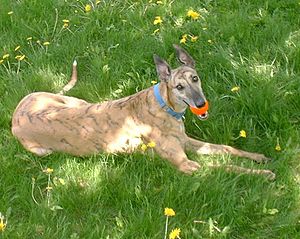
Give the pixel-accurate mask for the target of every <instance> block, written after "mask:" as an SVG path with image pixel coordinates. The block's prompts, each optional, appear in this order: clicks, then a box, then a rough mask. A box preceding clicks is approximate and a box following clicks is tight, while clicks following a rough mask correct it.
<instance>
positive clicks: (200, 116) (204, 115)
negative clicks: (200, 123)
mask: <svg viewBox="0 0 300 239" xmlns="http://www.w3.org/2000/svg"><path fill="white" fill-rule="evenodd" d="M197 117H198V119H200V120H207V118H208V112H207V111H206V112H205V113H204V114H202V115H197Z"/></svg>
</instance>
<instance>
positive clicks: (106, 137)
mask: <svg viewBox="0 0 300 239" xmlns="http://www.w3.org/2000/svg"><path fill="white" fill-rule="evenodd" d="M174 47H175V49H176V53H177V58H178V60H179V62H180V63H181V64H182V65H181V66H180V67H178V68H176V69H171V68H170V66H169V65H168V64H167V63H166V62H165V61H164V60H162V59H161V58H159V57H158V56H156V55H155V56H154V61H155V64H156V69H157V73H158V75H159V78H160V81H161V82H160V84H158V85H156V86H153V87H150V88H148V89H146V90H143V91H140V92H138V93H136V94H134V95H131V96H128V97H125V98H122V99H118V100H113V101H106V102H102V103H96V104H92V103H88V102H86V101H84V100H81V99H77V98H74V97H68V96H63V95H62V94H63V93H64V92H66V91H68V90H69V89H70V88H72V87H73V86H74V85H75V83H76V80H77V70H76V62H75V64H73V72H72V78H71V81H70V82H69V83H68V84H67V85H66V86H65V87H64V90H63V91H62V92H60V94H51V93H46V92H36V93H32V94H29V95H27V96H26V97H25V98H24V99H22V100H21V102H20V103H19V105H18V106H17V108H16V110H15V112H14V114H13V119H12V133H13V135H15V137H17V138H18V140H19V141H20V142H21V143H22V145H23V146H24V147H25V148H26V149H27V150H29V151H30V152H32V153H34V154H37V155H39V156H43V155H47V154H50V153H51V152H54V151H60V152H66V153H69V154H72V155H80V156H82V155H90V154H95V153H98V152H101V151H102V152H103V151H104V152H108V153H117V152H126V153H131V152H133V151H134V150H137V149H139V148H140V145H141V144H142V143H147V142H150V141H154V142H155V144H156V146H155V147H154V149H155V151H156V153H158V154H159V155H160V156H161V157H162V158H165V159H167V160H168V161H169V162H171V163H172V164H173V165H174V166H175V167H177V168H178V169H179V170H180V171H182V172H184V173H188V174H191V173H192V172H194V171H196V170H197V169H199V168H200V165H199V164H198V163H197V162H195V161H191V160H189V159H188V157H187V155H186V153H185V151H186V150H192V151H194V152H196V153H197V154H232V155H236V156H239V157H245V158H249V159H252V160H254V161H256V162H259V163H260V162H263V161H267V160H269V159H268V158H266V157H265V156H264V155H262V154H258V153H250V152H245V151H242V150H238V149H235V148H233V147H230V146H227V145H218V144H211V143H206V142H202V141H198V140H195V139H192V138H190V137H188V136H187V135H186V133H185V130H184V124H183V121H182V117H181V116H182V114H183V113H184V111H185V110H186V109H187V108H188V106H193V107H202V106H203V105H204V103H205V101H206V98H205V96H204V94H203V91H202V88H201V83H200V79H199V76H198V74H197V72H196V70H195V61H194V60H193V59H192V57H191V56H190V55H189V54H188V53H187V52H186V51H185V50H183V49H182V48H180V47H179V46H177V45H174ZM200 118H202V119H205V118H207V113H205V114H203V115H202V116H200ZM212 167H219V166H212ZM224 168H225V169H226V170H228V171H236V172H242V173H248V174H262V175H265V176H267V177H269V178H271V179H274V178H275V174H274V173H273V172H271V171H269V170H255V169H246V168H242V167H237V166H233V165H229V166H225V167H224Z"/></svg>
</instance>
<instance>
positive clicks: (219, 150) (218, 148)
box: [186, 138, 276, 180]
mask: <svg viewBox="0 0 300 239" xmlns="http://www.w3.org/2000/svg"><path fill="white" fill-rule="evenodd" d="M186 149H188V150H191V151H194V152H196V153H197V154H207V155H208V154H232V155H235V156H239V157H246V158H249V159H252V160H254V161H256V162H263V161H267V160H269V159H268V158H266V157H265V156H264V155H263V154H257V153H249V152H246V151H243V150H239V149H235V148H233V147H230V146H228V145H219V144H211V143H205V142H202V141H198V140H195V139H192V138H187V141H186ZM208 167H211V168H224V169H225V170H226V171H229V172H235V173H245V174H256V175H264V176H266V177H267V178H268V179H270V180H274V179H275V177H276V175H275V174H274V173H273V172H272V171H270V170H261V169H249V168H243V167H239V166H235V165H225V166H222V165H209V166H208Z"/></svg>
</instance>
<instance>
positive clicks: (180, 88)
mask: <svg viewBox="0 0 300 239" xmlns="http://www.w3.org/2000/svg"><path fill="white" fill-rule="evenodd" d="M176 88H177V90H183V88H184V87H183V86H182V85H180V84H179V85H177V86H176Z"/></svg>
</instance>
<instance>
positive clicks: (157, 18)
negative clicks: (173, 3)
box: [153, 16, 163, 25]
mask: <svg viewBox="0 0 300 239" xmlns="http://www.w3.org/2000/svg"><path fill="white" fill-rule="evenodd" d="M162 22H163V20H162V19H161V17H160V16H156V17H155V18H154V21H153V24H154V25H158V24H162Z"/></svg>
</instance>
